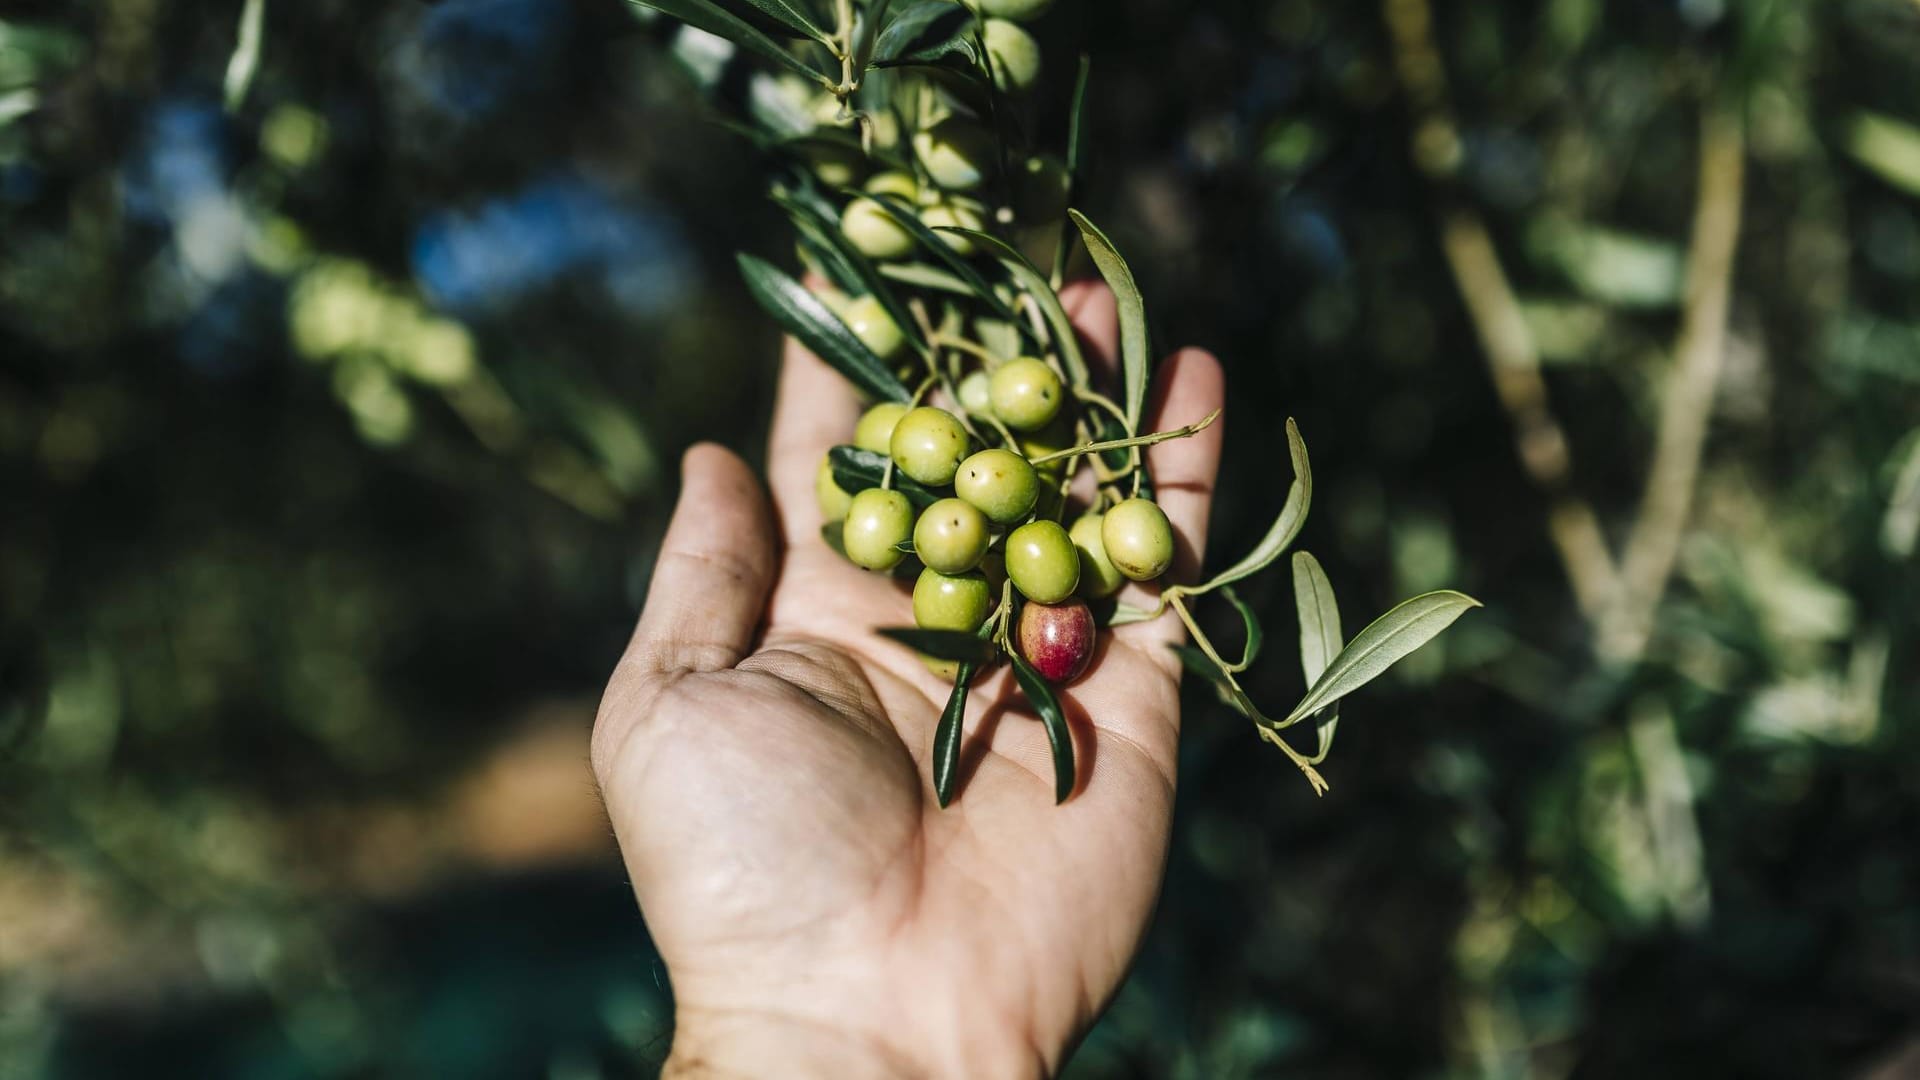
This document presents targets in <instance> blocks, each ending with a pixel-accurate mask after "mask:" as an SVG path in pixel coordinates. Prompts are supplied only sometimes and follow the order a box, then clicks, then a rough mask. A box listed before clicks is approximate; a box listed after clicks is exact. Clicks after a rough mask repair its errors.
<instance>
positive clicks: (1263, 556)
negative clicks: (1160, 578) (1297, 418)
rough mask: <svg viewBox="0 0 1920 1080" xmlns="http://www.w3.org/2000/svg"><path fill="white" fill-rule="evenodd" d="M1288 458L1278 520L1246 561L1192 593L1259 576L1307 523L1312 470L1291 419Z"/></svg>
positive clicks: (1244, 559)
mask: <svg viewBox="0 0 1920 1080" xmlns="http://www.w3.org/2000/svg"><path fill="white" fill-rule="evenodd" d="M1287 454H1288V456H1290V457H1291V458H1292V459H1293V484H1292V486H1290V487H1289V488H1288V489H1287V501H1286V504H1285V505H1284V506H1282V507H1281V508H1280V516H1279V517H1277V518H1275V519H1274V521H1273V526H1272V527H1271V528H1269V529H1268V530H1267V535H1266V536H1265V537H1263V538H1261V540H1260V543H1259V544H1257V545H1255V547H1254V549H1253V550H1252V551H1250V552H1248V553H1247V556H1246V558H1243V559H1241V560H1240V561H1239V562H1237V563H1234V564H1233V565H1232V566H1230V567H1228V568H1227V569H1225V570H1222V571H1220V573H1218V574H1215V575H1214V577H1213V580H1211V581H1209V582H1207V583H1206V584H1205V585H1202V586H1200V587H1199V588H1197V589H1194V590H1192V591H1193V592H1195V593H1204V592H1208V591H1210V590H1213V589H1217V588H1219V587H1220V586H1222V585H1226V584H1229V583H1231V582H1235V581H1239V580H1240V579H1241V578H1244V577H1248V576H1250V575H1253V574H1257V573H1259V572H1260V571H1262V570H1264V569H1266V568H1267V567H1268V566H1269V565H1271V564H1272V562H1273V560H1275V559H1277V558H1279V557H1280V556H1281V554H1282V553H1284V552H1285V551H1286V550H1287V545H1289V544H1291V543H1293V541H1294V538H1295V537H1297V536H1299V535H1300V529H1301V527H1302V526H1303V525H1305V524H1306V523H1307V511H1308V510H1309V509H1311V508H1312V506H1313V467H1312V464H1311V463H1310V462H1309V461H1308V460H1307V444H1306V442H1305V440H1303V439H1301V438H1300V428H1299V426H1298V425H1296V424H1295V423H1294V422H1293V418H1292V417H1288V418H1287Z"/></svg>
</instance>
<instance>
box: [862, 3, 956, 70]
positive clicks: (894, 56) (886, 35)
mask: <svg viewBox="0 0 1920 1080" xmlns="http://www.w3.org/2000/svg"><path fill="white" fill-rule="evenodd" d="M973 26H974V19H973V13H972V12H970V11H968V10H967V9H966V8H964V7H961V6H960V5H959V4H956V3H952V2H950V0H920V2H919V3H917V4H912V5H910V6H908V7H907V8H906V9H905V10H904V11H902V12H900V14H898V15H896V16H894V18H893V21H891V22H889V23H888V24H887V27H886V29H884V30H882V31H880V36H879V38H878V39H876V40H875V41H874V44H873V66H874V67H878V68H887V67H899V66H902V65H905V64H932V65H940V66H943V67H954V68H962V69H972V68H974V67H975V66H977V65H978V64H979V62H980V54H979V50H978V49H977V48H976V47H975V45H974V39H973Z"/></svg>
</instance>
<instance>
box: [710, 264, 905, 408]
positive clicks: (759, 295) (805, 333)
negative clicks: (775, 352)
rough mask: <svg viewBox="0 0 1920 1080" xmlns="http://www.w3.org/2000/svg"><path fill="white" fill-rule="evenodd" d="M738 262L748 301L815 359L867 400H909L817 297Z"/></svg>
mask: <svg viewBox="0 0 1920 1080" xmlns="http://www.w3.org/2000/svg"><path fill="white" fill-rule="evenodd" d="M739 262H740V272H741V273H742V274H744V275H745V276H746V279H747V289H748V291H749V292H751V293H752V294H753V298H754V299H755V300H757V301H759V302H760V306H761V307H764V308H766V309H767V312H768V313H769V314H771V315H772V316H773V317H774V320H775V321H777V322H778V323H779V324H780V325H781V326H782V327H783V328H785V329H786V331H787V332H788V333H790V334H792V335H793V336H794V337H796V338H798V339H799V340H800V343H801V344H803V345H805V346H806V347H807V348H809V349H811V350H813V352H814V355H816V356H818V357H820V359H822V360H825V361H826V362H827V363H828V364H829V365H830V366H831V367H832V368H833V369H834V370H835V371H838V372H839V373H840V374H842V375H844V376H846V377H847V380H848V381H849V382H852V383H853V384H854V385H855V386H857V387H859V388H860V389H861V390H862V391H864V392H866V393H867V394H868V395H869V396H871V397H875V398H878V399H880V400H881V401H899V402H906V401H909V400H911V399H912V397H913V395H912V394H911V393H909V392H908V391H907V388H906V387H904V386H902V385H900V380H899V379H898V378H895V377H894V374H893V369H891V368H889V367H888V366H887V363H886V361H884V360H882V359H880V358H879V357H877V356H875V355H873V352H872V351H871V350H869V349H868V348H867V347H866V346H865V345H863V344H861V342H860V339H859V338H857V337H855V336H854V333H853V331H852V330H849V329H848V328H847V324H846V323H843V322H841V321H840V317H839V316H838V315H835V314H834V313H833V312H832V310H831V309H829V308H828V307H827V305H826V304H824V303H822V302H821V300H820V298H819V297H817V296H815V295H813V294H812V293H811V292H808V291H807V289H806V287H805V286H803V285H801V284H800V283H799V282H797V281H795V280H793V279H792V278H790V277H788V276H787V275H786V274H784V273H781V272H780V270H779V269H778V268H777V267H775V266H774V265H773V264H771V263H769V262H766V261H765V260H763V259H757V258H755V257H753V256H752V255H747V254H742V255H740V256H739Z"/></svg>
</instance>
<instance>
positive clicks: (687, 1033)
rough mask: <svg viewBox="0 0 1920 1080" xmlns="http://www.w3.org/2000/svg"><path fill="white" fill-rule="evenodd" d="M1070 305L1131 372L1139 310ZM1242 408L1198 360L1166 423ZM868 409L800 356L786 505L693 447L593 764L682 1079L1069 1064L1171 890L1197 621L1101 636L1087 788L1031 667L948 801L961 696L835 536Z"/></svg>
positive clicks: (784, 416)
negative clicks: (953, 696) (1184, 692)
mask: <svg viewBox="0 0 1920 1080" xmlns="http://www.w3.org/2000/svg"><path fill="white" fill-rule="evenodd" d="M1064 300H1065V302H1066V305H1067V307H1068V309H1069V310H1070V311H1074V312H1075V316H1074V318H1075V323H1076V325H1077V326H1078V327H1079V328H1080V330H1081V333H1082V334H1083V335H1084V336H1085V338H1086V341H1087V345H1088V346H1089V348H1088V352H1089V356H1090V359H1096V360H1099V361H1100V362H1101V363H1103V364H1104V365H1105V366H1106V367H1107V368H1109V369H1110V368H1111V366H1112V354H1113V350H1114V340H1115V336H1116V330H1115V319H1114V307H1113V299H1112V296H1111V294H1109V293H1108V292H1107V291H1106V290H1105V289H1103V288H1099V287H1096V286H1075V287H1072V288H1069V289H1068V290H1067V293H1066V295H1065V297H1064ZM1221 396H1222V390H1221V377H1220V371H1219V367H1218V365H1217V364H1216V363H1215V362H1214V361H1213V359H1212V358H1211V357H1209V356H1207V355H1206V354H1205V353H1201V352H1198V351H1195V350H1187V351H1184V352H1181V353H1179V354H1176V355H1175V356H1174V357H1172V358H1171V359H1170V360H1169V362H1168V363H1166V364H1164V365H1163V366H1162V369H1161V377H1160V380H1159V385H1158V387H1157V388H1156V393H1155V395H1154V406H1153V409H1152V412H1151V414H1150V421H1151V424H1152V426H1153V427H1156V428H1167V427H1174V426H1179V425H1182V424H1187V423H1191V422H1193V421H1195V420H1198V419H1199V418H1200V417H1202V416H1203V415H1205V414H1206V413H1207V412H1208V411H1210V410H1212V409H1213V408H1215V407H1217V406H1218V405H1219V404H1220V403H1221ZM858 410H859V406H858V403H857V402H856V400H855V398H854V396H853V392H852V390H851V389H850V388H849V387H848V386H847V384H846V383H844V382H843V381H842V380H841V379H840V378H839V377H838V376H837V375H835V374H834V373H833V372H832V371H830V370H829V369H828V368H827V367H826V366H825V365H823V364H821V363H820V362H819V361H818V360H817V359H815V358H813V357H812V356H810V355H808V354H806V353H805V352H804V351H802V350H800V349H798V348H795V347H793V346H791V345H790V346H789V347H788V351H787V357H786V360H785V364H784V371H783V374H782V377H781V385H780V391H779V401H778V404H777V405H776V409H775V416H774V428H773V434H772V440H771V450H770V459H771V460H770V465H769V470H768V472H769V476H770V479H771V483H772V489H773V505H772V506H769V505H768V503H767V500H766V499H765V497H764V495H763V494H762V492H761V490H760V486H759V483H758V481H757V480H756V479H755V477H754V475H753V474H752V472H751V471H750V470H749V469H748V468H747V466H746V465H745V464H744V463H743V462H741V461H740V459H739V458H737V457H736V456H734V455H733V454H731V453H729V452H728V451H726V450H723V449H721V448H719V447H715V446H702V447H696V448H695V449H694V450H693V451H692V452H690V453H689V454H688V455H687V459H686V464H685V487H684V490H683V493H682V496H681V500H680V504H679V507H678V508H677V509H676V511H675V515H674V519H673V523H672V525H671V527H670V529H669V531H668V534H667V538H666V541H665V543H664V545H663V547H662V550H661V554H660V561H659V563H658V565H657V567H656V568H655V572H654V579H653V585H652V589H651V591H650V593H649V595H648V598H647V605H646V610H645V612H644V613H643V615H642V616H641V620H640V625H639V628H638V630H637V631H636V633H635V635H634V640H633V643H632V645H631V646H630V647H629V648H628V650H627V654H626V656H625V657H624V658H623V659H622V660H621V663H620V666H619V668H618V670H617V671H616V672H615V674H614V677H613V680H612V683H611V685H610V686H609V687H608V690H607V694H606V698H605V700H604V702H603V704H602V706H601V710H600V717H599V720H598V722H597V724H596V727H595V731H594V766H595V770H596V772H597V775H598V777H599V780H600V783H601V786H602V788H603V790H604V792H605V795H606V800H607V805H608V808H609V811H610V813H611V815H612V820H613V826H614V830H615V833H616V835H617V836H618V838H619V841H620V845H621V848H622V851H623V853H624V856H625V859H626V863H627V866H628V869H629V871H630V873H631V874H632V878H633V885H634V891H635V893H636V894H637V895H638V897H639V899H640V903H641V907H642V910H643V912H644V913H645V916H646V919H647V923H648V926H649V928H650V930H651V932H652V934H653V936H654V939H655V941H656V942H657V944H658V946H659V949H660V953H661V956H662V957H663V958H664V959H665V961H666V964H667V967H668V970H669V972H670V974H671V977H672V981H673V989H674V995H675V999H676V1003H677V1010H678V1019H677V1028H678V1030H677V1032H676V1037H675V1042H674V1049H673V1055H672V1059H671V1060H670V1061H669V1063H668V1067H669V1071H670V1072H673V1071H678V1072H683V1073H690V1074H692V1073H699V1072H701V1071H711V1072H713V1073H717V1074H741V1075H783V1076H802V1075H832V1076H860V1075H912V1076H942V1075H961V1076H1022V1075H1050V1074H1052V1073H1054V1072H1056V1071H1058V1069H1059V1067H1060V1066H1061V1064H1062V1062H1063V1061H1064V1059H1065V1057H1066V1054H1067V1053H1068V1051H1069V1049H1070V1048H1071V1046H1072V1045H1073V1042H1074V1040H1075V1039H1076V1038H1077V1037H1078V1036H1079V1035H1080V1034H1081V1033H1082V1032H1084V1030H1085V1029H1086V1027H1087V1026H1088V1025H1089V1024H1090V1023H1091V1022H1092V1020H1093V1019H1094V1018H1095V1016H1097V1015H1098V1013H1099V1011H1100V1009H1101V1008H1102V1007H1104V1005H1105V1004H1106V1003H1107V1001H1108V1000H1109V999H1110V997H1111V996H1112V994H1113V992H1114V991H1115V989H1116V988H1117V987H1118V985H1119V983H1120V980H1121V978H1122V977H1123V976H1124V974H1125V972H1126V969H1127V966H1128V964H1129V963H1130V962H1131V960H1132V957H1133V955H1134V953H1135V951H1136V949H1137V948H1138V946H1139V943H1140V939H1141V936H1142V935H1143V933H1144V932H1145V930H1146V926H1147V922H1148V919H1149V916H1150V915H1151V912H1152V909H1153V904H1154V901H1155V898H1156V896H1157V894H1158V892H1159V886H1160V879H1161V873H1162V869H1163V866H1164V862H1165V857H1166V846H1167V837H1168V825H1169V820H1170V817H1171V813H1172V808H1173V792H1174V772H1175V761H1176V744H1177V742H1178V737H1179V727H1180V707H1179V696H1178V681H1179V674H1180V666H1179V662H1178V659H1177V657H1176V656H1175V655H1174V654H1173V652H1172V651H1171V650H1170V649H1168V648H1167V647H1166V646H1167V645H1168V644H1169V643H1171V642H1173V641H1176V640H1177V639H1178V635H1179V627H1178V625H1177V623H1175V622H1174V620H1172V619H1171V618H1170V617H1169V618H1165V619H1162V620H1158V621H1156V622H1153V623H1146V624H1138V625H1134V626H1129V627H1124V628H1121V629H1119V630H1117V631H1115V632H1112V633H1107V634H1103V635H1102V645H1101V647H1100V649H1099V651H1098V652H1096V654H1095V657H1094V663H1093V667H1092V668H1091V670H1090V671H1089V672H1088V674H1087V675H1086V676H1085V677H1084V678H1083V679H1081V680H1080V681H1079V682H1077V683H1074V684H1073V685H1071V686H1069V687H1066V688H1064V689H1063V690H1062V692H1061V694H1060V699H1061V703H1062V705H1063V706H1064V708H1065V709H1066V711H1067V714H1068V718H1069V722H1070V723H1071V725H1072V726H1073V729H1074V743H1075V748H1076V752H1077V756H1078V758H1079V762H1080V773H1079V787H1078V789H1077V790H1076V791H1075V793H1074V795H1073V797H1072V798H1071V799H1069V800H1068V801H1067V802H1066V803H1065V804H1064V805H1062V806H1060V807H1057V808H1056V807H1055V806H1053V805H1052V804H1053V772H1052V765H1051V757H1050V754H1049V751H1048V746H1047V741H1046V737H1045V733H1044V730H1043V728H1042V726H1041V725H1040V723H1039V722H1038V721H1037V720H1036V719H1035V718H1034V716H1033V714H1032V713H1031V711H1030V710H1028V709H1027V708H1026V707H1025V703H1024V701H1023V700H1022V699H1021V698H1020V697H1019V695H1018V692H1017V690H1016V689H1015V688H1014V687H1013V685H1012V683H1011V680H1010V679H1009V678H1008V677H1007V674H1006V672H1005V671H1004V670H1001V671H997V672H995V673H993V674H992V675H990V676H989V677H988V678H986V679H985V680H983V681H982V682H981V683H980V684H979V685H978V686H977V687H976V688H975V690H974V692H973V695H972V699H971V701H970V703H969V706H968V711H967V719H966V725H965V731H966V734H965V739H964V741H963V744H962V758H961V767H960V773H959V777H960V781H959V788H958V796H957V798H956V800H955V802H954V804H953V806H952V807H950V808H948V809H946V810H942V809H940V808H939V807H938V806H937V804H936V802H935V800H934V796H933V790H932V786H931V781H930V779H929V772H930V770H929V763H928V757H929V754H930V751H931V744H932V739H933V730H934V726H935V724H936V722H937V721H938V719H939V716H940V712H941V709H942V707H943V706H944V704H945V702H946V699H947V695H948V692H949V690H950V687H949V685H948V684H946V683H945V682H943V681H941V680H940V679H937V678H936V677H934V676H933V675H931V674H930V673H929V672H928V671H927V670H926V669H925V667H924V666H923V665H922V664H921V662H920V660H919V659H918V658H917V657H916V656H915V655H914V654H913V653H912V652H910V651H909V650H907V649H906V648H904V647H902V646H899V645H895V644H893V643H890V642H888V641H886V640H884V639H882V638H879V637H877V636H876V635H875V634H874V633H873V631H874V628H875V627H879V626H898V625H903V624H907V623H910V621H911V614H910V603H909V598H908V595H907V591H906V590H905V588H904V587H903V586H902V585H901V584H899V583H897V582H895V581H893V580H892V579H890V578H887V577H885V576H881V575H874V574H868V573H864V572H862V571H860V570H858V569H855V568H854V567H852V566H850V565H848V564H847V563H846V562H845V561H844V560H842V559H841V558H839V557H838V556H837V555H835V554H834V553H833V552H832V551H830V550H829V549H828V548H827V547H826V546H825V545H824V544H823V543H821V542H820V541H819V539H818V535H817V534H818V531H819V526H820V519H819V514H818V511H817V510H816V509H815V507H814V505H813V498H812V480H813V474H814V470H815V468H816V467H817V465H818V463H819V461H820V458H821V456H822V455H823V454H824V453H825V452H826V450H827V448H828V447H829V446H831V445H833V444H835V443H837V442H843V441H845V440H846V439H847V437H848V433H849V432H850V431H851V430H852V427H853V423H854V420H855V419H856V418H857V415H858ZM1219 440H1220V428H1219V427H1218V426H1215V427H1214V428H1212V429H1210V430H1208V431H1207V432H1205V433H1203V434H1201V435H1200V436H1197V437H1195V438H1192V439H1187V440H1180V441H1175V442H1171V443H1164V444H1161V445H1159V446H1156V447H1154V448H1153V450H1152V451H1151V453H1150V454H1149V460H1150V462H1151V464H1152V466H1153V471H1154V476H1155V479H1156V483H1157V486H1158V489H1159V492H1160V500H1161V504H1162V506H1163V507H1164V508H1165V509H1166V511H1167V513H1168V515H1169V517H1170V518H1171V519H1172V521H1173V524H1174V528H1175V531H1176V534H1177V535H1178V536H1179V538H1180V549H1181V552H1180V555H1181V558H1180V560H1178V561H1176V564H1175V566H1176V571H1175V572H1176V573H1178V572H1180V570H1181V568H1182V567H1184V568H1185V569H1186V570H1187V571H1188V572H1191V570H1192V569H1193V567H1194V566H1195V564H1196V563H1197V560H1198V557H1199V550H1198V549H1199V547H1200V545H1201V544H1202V542H1203V541H1204V538H1205V535H1206V519H1207V505H1208V501H1209V499H1210V497H1211V494H1212V489H1213V479H1214V473H1215V470H1216V467H1217V464H1218V459H1219V448H1220V442H1219ZM776 538H778V539H779V541H780V542H778V543H776ZM1133 588H1138V587H1133ZM1138 599H1139V597H1135V600H1136V601H1137V600H1138Z"/></svg>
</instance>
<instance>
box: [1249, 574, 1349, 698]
mask: <svg viewBox="0 0 1920 1080" xmlns="http://www.w3.org/2000/svg"><path fill="white" fill-rule="evenodd" d="M1220 595H1221V596H1224V597H1226V598H1227V603H1229V604H1232V605H1233V608H1234V610H1235V611H1238V612H1239V613H1240V622H1241V624H1242V625H1243V626H1244V627H1245V628H1246V635H1247V643H1246V646H1245V647H1244V648H1242V649H1241V650H1240V662H1239V663H1238V664H1235V665H1233V670H1235V671H1245V670H1247V669H1248V668H1250V667H1252V666H1253V662H1254V660H1256V659H1258V658H1259V656H1260V646H1261V645H1262V644H1264V643H1265V642H1266V632H1265V631H1263V630H1261V629H1260V616H1259V614H1258V613H1256V612H1255V611H1254V610H1253V606H1252V605H1250V604H1248V603H1247V602H1246V601H1245V600H1242V599H1240V594H1239V592H1237V591H1235V589H1234V588H1233V586H1231V585H1229V586H1227V587H1226V588H1224V589H1221V590H1220ZM1338 647H1339V646H1337V645H1336V646H1335V648H1338ZM1323 666H1324V665H1323ZM1313 679H1314V676H1309V677H1308V678H1307V682H1308V683H1312V682H1313Z"/></svg>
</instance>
